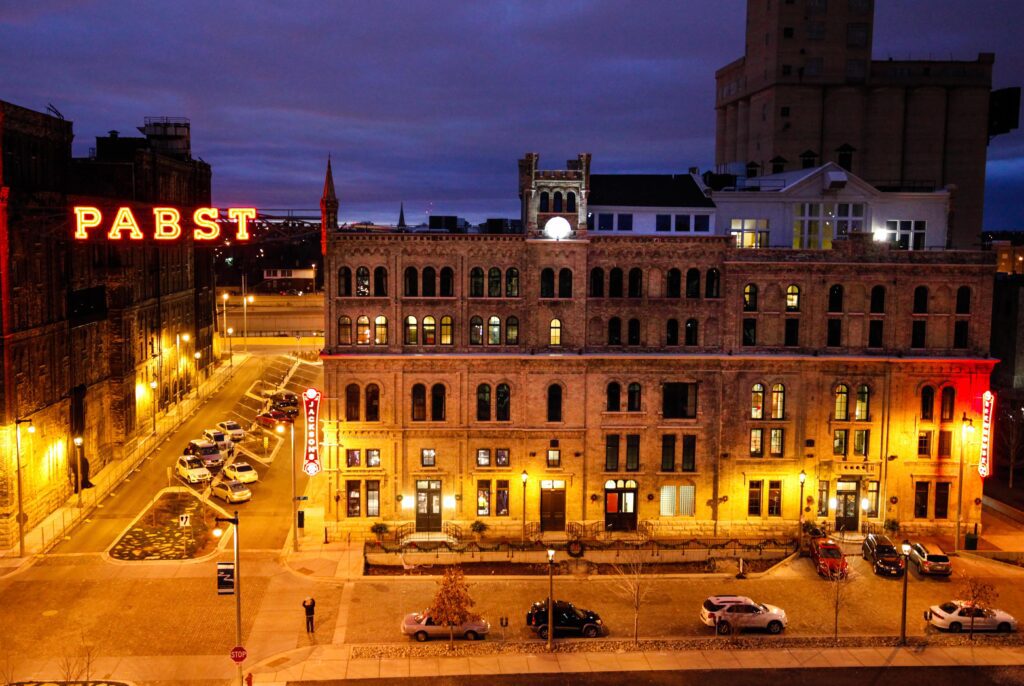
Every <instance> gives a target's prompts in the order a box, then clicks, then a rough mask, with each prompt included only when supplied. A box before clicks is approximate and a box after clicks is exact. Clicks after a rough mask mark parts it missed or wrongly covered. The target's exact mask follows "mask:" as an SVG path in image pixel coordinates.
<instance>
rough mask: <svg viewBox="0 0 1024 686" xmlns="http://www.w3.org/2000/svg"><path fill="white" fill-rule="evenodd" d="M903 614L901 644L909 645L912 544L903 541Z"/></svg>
mask: <svg viewBox="0 0 1024 686" xmlns="http://www.w3.org/2000/svg"><path fill="white" fill-rule="evenodd" d="M901 549H902V551H903V615H902V617H901V618H900V645H904V646H905V645H907V577H909V576H910V544H909V543H907V542H906V541H904V542H903V546H902V547H901Z"/></svg>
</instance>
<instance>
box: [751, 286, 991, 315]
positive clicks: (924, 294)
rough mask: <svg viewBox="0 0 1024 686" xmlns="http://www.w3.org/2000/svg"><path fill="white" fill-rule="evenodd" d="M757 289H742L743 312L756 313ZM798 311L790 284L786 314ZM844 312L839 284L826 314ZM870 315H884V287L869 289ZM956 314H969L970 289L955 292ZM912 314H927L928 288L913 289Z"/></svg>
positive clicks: (796, 293) (833, 288)
mask: <svg viewBox="0 0 1024 686" xmlns="http://www.w3.org/2000/svg"><path fill="white" fill-rule="evenodd" d="M757 295H758V288H757V285H756V284H752V283H748V284H747V285H746V286H744V287H743V311H744V312H757V308H758V302H757ZM799 311H800V287H799V286H796V285H793V284H790V285H789V286H787V287H786V312H799ZM843 311H844V291H843V287H842V286H841V285H839V284H834V285H832V286H831V287H829V289H828V305H827V312H829V313H830V314H837V313H840V312H843ZM868 312H869V313H870V314H885V286H874V287H872V289H871V297H870V302H869V305H868ZM955 312H956V314H970V313H971V289H970V288H969V287H967V286H961V287H960V288H959V289H958V290H957V292H956V309H955ZM913 313H914V314H928V287H927V286H918V287H917V288H915V289H914V306H913Z"/></svg>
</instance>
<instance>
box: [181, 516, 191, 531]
mask: <svg viewBox="0 0 1024 686" xmlns="http://www.w3.org/2000/svg"><path fill="white" fill-rule="evenodd" d="M191 523H192V515H187V514H181V515H178V526H180V527H181V528H185V527H186V526H191Z"/></svg>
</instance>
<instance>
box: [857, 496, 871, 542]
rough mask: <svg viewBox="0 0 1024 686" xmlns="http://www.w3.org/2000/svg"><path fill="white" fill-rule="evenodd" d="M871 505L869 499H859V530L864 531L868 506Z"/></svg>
mask: <svg viewBox="0 0 1024 686" xmlns="http://www.w3.org/2000/svg"><path fill="white" fill-rule="evenodd" d="M870 505H871V501H869V500H868V499H867V498H861V499H860V532H861V533H864V528H865V527H866V526H867V521H865V520H867V518H868V507H869V506H870Z"/></svg>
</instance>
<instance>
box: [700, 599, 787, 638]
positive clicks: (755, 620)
mask: <svg viewBox="0 0 1024 686" xmlns="http://www.w3.org/2000/svg"><path fill="white" fill-rule="evenodd" d="M717 616H718V622H717V624H715V630H716V631H717V632H718V633H719V634H720V635H723V636H724V635H726V634H731V633H733V632H739V631H744V630H746V629H765V630H767V631H768V633H771V634H778V633H781V632H782V630H783V629H785V628H786V625H787V624H788V623H789V618H788V617H786V611H785V610H783V609H782V608H779V607H776V606H774V605H765V604H764V603H755V602H749V603H736V604H734V605H727V606H726V607H724V608H723V609H722V610H721V611H720V612H718V613H717Z"/></svg>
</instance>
